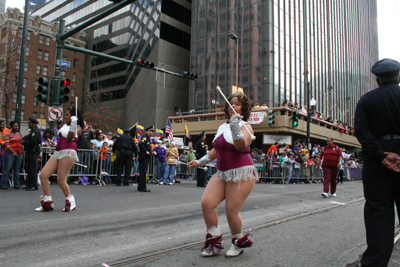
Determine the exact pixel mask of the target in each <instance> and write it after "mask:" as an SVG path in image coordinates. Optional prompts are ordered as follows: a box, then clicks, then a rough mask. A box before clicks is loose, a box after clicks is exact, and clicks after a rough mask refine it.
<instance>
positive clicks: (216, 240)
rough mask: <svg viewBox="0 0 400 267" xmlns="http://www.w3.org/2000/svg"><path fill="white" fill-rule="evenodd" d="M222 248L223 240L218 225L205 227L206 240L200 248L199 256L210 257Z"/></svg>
mask: <svg viewBox="0 0 400 267" xmlns="http://www.w3.org/2000/svg"><path fill="white" fill-rule="evenodd" d="M223 249H224V242H223V241H222V235H221V234H220V230H219V227H218V226H212V227H210V228H208V229H207V235H206V242H205V244H204V247H203V248H202V249H201V256H203V257H211V256H213V255H215V254H217V253H218V252H220V251H221V250H223Z"/></svg>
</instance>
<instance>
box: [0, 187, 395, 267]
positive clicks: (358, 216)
mask: <svg viewBox="0 0 400 267" xmlns="http://www.w3.org/2000/svg"><path fill="white" fill-rule="evenodd" d="M195 183H196V182H195V181H186V180H183V181H182V183H181V184H175V185H174V186H159V185H152V184H150V185H148V187H149V188H150V189H151V190H152V192H151V193H139V192H137V191H136V187H135V186H132V185H131V186H129V187H124V186H121V187H116V186H114V185H107V186H105V187H98V186H92V185H88V186H80V185H79V186H71V191H72V193H74V194H75V197H76V200H77V209H76V210H75V211H73V212H71V213H64V212H62V211H61V210H62V204H63V201H64V198H63V196H62V193H61V190H60V189H59V188H58V186H57V185H51V190H52V196H53V200H54V202H55V208H56V210H55V211H52V212H46V213H37V212H34V211H33V210H34V208H35V207H38V206H39V196H40V191H33V192H26V191H22V190H20V191H19V190H14V189H8V190H3V191H1V192H0V198H1V199H2V201H1V202H0V207H1V214H2V216H1V217H0V239H1V240H2V242H1V244H0V262H2V263H3V264H5V265H4V266H101V263H107V264H110V266H113V263H116V262H120V261H121V259H128V260H129V259H134V258H135V257H137V256H139V255H144V254H148V253H153V252H157V251H163V250H165V249H169V248H174V247H177V246H182V245H185V244H189V243H193V242H197V241H202V240H203V238H204V236H205V226H204V222H203V219H202V214H201V207H200V199H201V195H202V192H203V189H202V188H197V187H196V186H195ZM321 190H322V185H321V184H310V185H309V184H304V185H262V184H257V185H256V186H255V188H254V190H253V192H252V194H251V195H250V197H249V199H248V201H247V202H246V204H245V206H244V207H243V209H242V213H241V214H242V217H243V222H244V223H243V227H244V228H245V229H251V228H256V227H257V226H259V225H263V224H265V223H268V222H274V221H279V220H282V219H284V218H288V217H291V216H298V215H301V214H307V213H310V212H313V211H316V210H321V209H327V210H326V211H320V212H317V213H314V214H312V215H307V216H303V217H300V218H298V219H293V220H290V221H286V222H281V223H279V224H276V225H274V226H269V227H266V228H257V230H254V231H252V234H253V236H254V239H255V244H254V246H253V247H252V248H249V249H246V251H245V253H244V254H243V255H241V256H240V257H238V258H235V259H227V258H225V257H224V256H223V253H222V254H221V255H219V256H216V257H213V258H211V259H204V258H201V257H200V256H199V251H200V248H201V245H200V244H199V245H195V246H193V247H192V248H189V249H186V250H185V251H177V252H171V253H167V254H162V255H159V256H157V257H152V258H145V259H144V260H141V261H140V260H135V261H127V265H124V266H192V265H195V266H214V265H218V266H239V265H240V266H241V265H251V266H320V265H325V266H347V265H349V264H352V263H354V262H355V261H356V260H357V259H358V258H359V256H360V254H361V253H362V252H363V251H364V249H365V230H364V224H363V219H362V209H363V204H364V200H363V199H362V184H361V182H345V184H344V185H339V187H338V197H337V198H327V199H324V198H321V196H320V193H321ZM218 213H219V215H220V226H221V231H222V232H223V233H228V232H229V229H228V225H227V222H226V219H225V216H224V209H223V203H222V204H221V205H220V206H219V207H218ZM224 241H225V247H226V249H225V250H224V251H226V250H227V249H228V248H229V245H230V244H229V243H230V240H229V238H227V239H225V240H224ZM395 251H396V252H395V255H394V256H393V258H394V259H395V260H396V259H397V263H398V262H399V258H400V257H399V255H400V253H399V249H398V247H396V248H395ZM121 266H122V265H121ZM392 266H395V265H392Z"/></svg>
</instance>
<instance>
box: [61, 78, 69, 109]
mask: <svg viewBox="0 0 400 267" xmlns="http://www.w3.org/2000/svg"><path fill="white" fill-rule="evenodd" d="M70 85H71V80H70V79H68V78H65V79H62V80H61V81H60V96H59V102H60V104H62V103H66V102H68V101H69V97H68V96H67V95H68V94H69V92H70V90H69V88H68V86H70Z"/></svg>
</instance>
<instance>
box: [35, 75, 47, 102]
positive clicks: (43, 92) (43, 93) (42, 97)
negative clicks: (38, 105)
mask: <svg viewBox="0 0 400 267" xmlns="http://www.w3.org/2000/svg"><path fill="white" fill-rule="evenodd" d="M38 83H39V86H38V88H37V90H38V92H39V93H40V94H38V95H37V100H38V101H39V102H43V103H47V99H48V98H49V97H48V94H49V77H40V78H39V80H38Z"/></svg>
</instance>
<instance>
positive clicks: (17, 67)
mask: <svg viewBox="0 0 400 267" xmlns="http://www.w3.org/2000/svg"><path fill="white" fill-rule="evenodd" d="M15 68H16V69H17V70H19V60H17V65H16V66H15Z"/></svg>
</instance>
